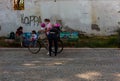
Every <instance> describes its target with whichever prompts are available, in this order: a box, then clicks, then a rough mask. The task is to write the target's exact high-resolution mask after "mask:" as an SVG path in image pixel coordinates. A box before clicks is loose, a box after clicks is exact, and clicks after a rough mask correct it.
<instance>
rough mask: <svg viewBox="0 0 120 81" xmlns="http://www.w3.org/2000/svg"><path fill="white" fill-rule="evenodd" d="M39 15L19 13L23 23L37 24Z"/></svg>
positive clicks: (39, 19)
mask: <svg viewBox="0 0 120 81" xmlns="http://www.w3.org/2000/svg"><path fill="white" fill-rule="evenodd" d="M41 22H42V21H41V16H34V15H33V16H24V14H22V15H21V23H23V24H25V25H30V26H32V25H34V26H38V25H39V23H41Z"/></svg>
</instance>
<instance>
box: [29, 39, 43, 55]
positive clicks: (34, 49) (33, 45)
mask: <svg viewBox="0 0 120 81" xmlns="http://www.w3.org/2000/svg"><path fill="white" fill-rule="evenodd" d="M40 49H41V44H40V43H39V41H36V42H35V41H31V42H30V44H29V46H28V50H29V51H30V52H31V53H33V54H37V53H38V52H39V51H40Z"/></svg>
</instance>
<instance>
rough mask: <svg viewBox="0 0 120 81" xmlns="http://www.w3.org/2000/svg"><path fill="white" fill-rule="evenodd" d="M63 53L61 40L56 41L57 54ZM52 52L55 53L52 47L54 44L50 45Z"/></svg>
mask: <svg viewBox="0 0 120 81" xmlns="http://www.w3.org/2000/svg"><path fill="white" fill-rule="evenodd" d="M62 51H63V42H62V41H61V40H58V49H57V53H61V52H62ZM52 52H53V53H55V47H54V43H53V45H52Z"/></svg>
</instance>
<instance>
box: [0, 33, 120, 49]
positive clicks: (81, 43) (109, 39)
mask: <svg viewBox="0 0 120 81" xmlns="http://www.w3.org/2000/svg"><path fill="white" fill-rule="evenodd" d="M5 38H6V37H0V47H20V43H18V42H13V43H9V42H5V41H4V40H5ZM62 40H63V43H64V47H76V48H79V47H90V48H117V47H118V44H119V43H120V41H119V39H118V35H115V36H93V37H88V36H80V38H79V39H78V40H75V41H69V40H65V39H62Z"/></svg>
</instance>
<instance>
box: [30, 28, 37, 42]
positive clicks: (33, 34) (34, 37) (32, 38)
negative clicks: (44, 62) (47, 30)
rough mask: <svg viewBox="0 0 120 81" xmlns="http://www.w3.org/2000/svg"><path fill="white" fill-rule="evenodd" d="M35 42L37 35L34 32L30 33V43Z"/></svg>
mask: <svg viewBox="0 0 120 81" xmlns="http://www.w3.org/2000/svg"><path fill="white" fill-rule="evenodd" d="M36 40H37V33H36V31H35V30H33V31H32V36H31V41H36Z"/></svg>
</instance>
